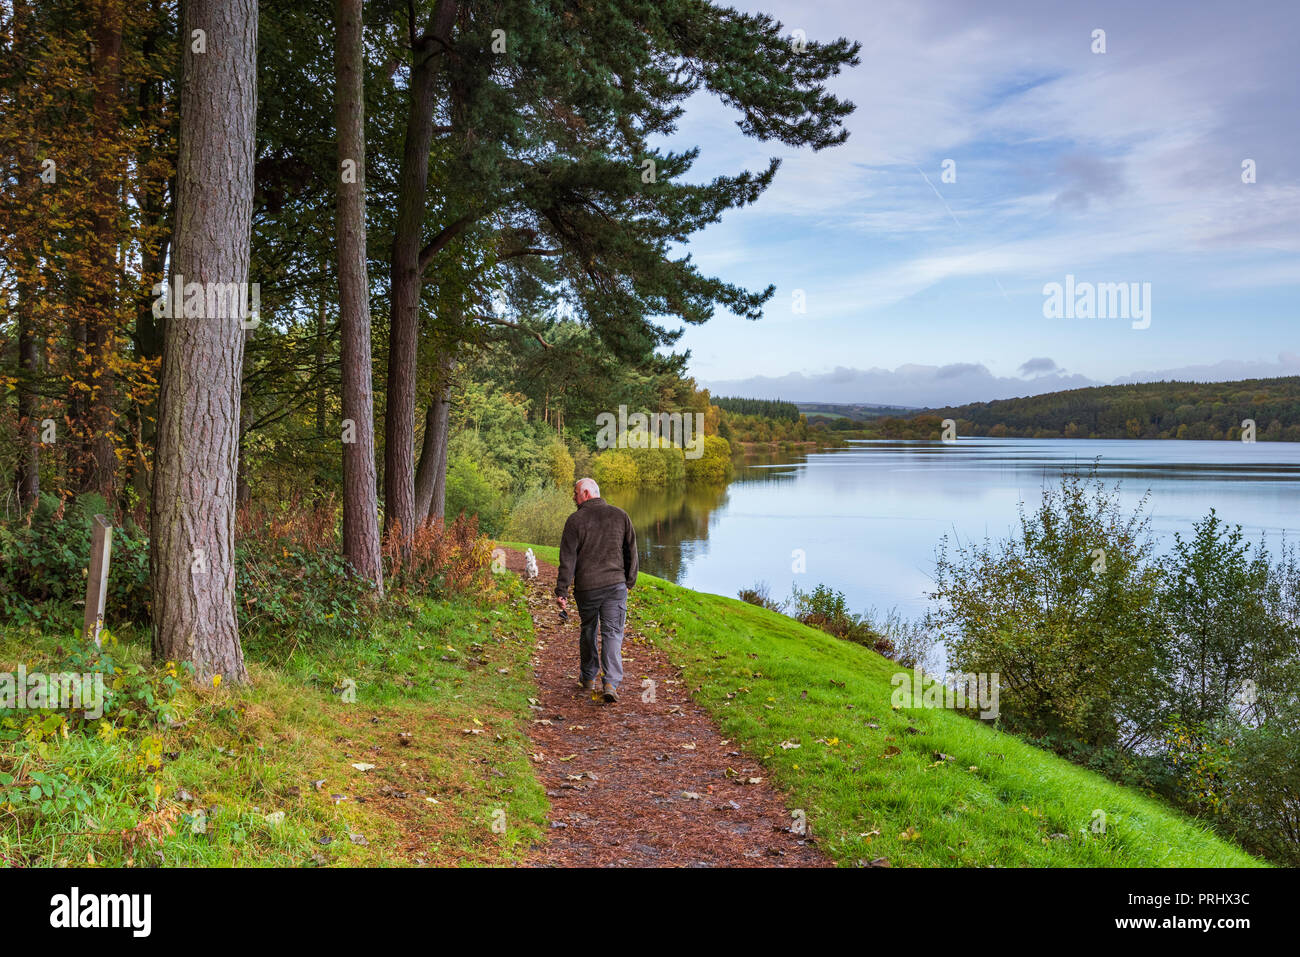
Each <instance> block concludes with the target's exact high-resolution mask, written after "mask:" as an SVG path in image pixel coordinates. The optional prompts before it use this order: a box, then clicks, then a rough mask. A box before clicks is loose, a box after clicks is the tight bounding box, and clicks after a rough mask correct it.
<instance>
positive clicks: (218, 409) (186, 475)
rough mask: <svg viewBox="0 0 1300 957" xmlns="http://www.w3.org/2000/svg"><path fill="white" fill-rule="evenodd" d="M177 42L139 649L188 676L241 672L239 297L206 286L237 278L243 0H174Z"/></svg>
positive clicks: (250, 31) (245, 91) (248, 67)
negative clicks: (148, 617)
mask: <svg viewBox="0 0 1300 957" xmlns="http://www.w3.org/2000/svg"><path fill="white" fill-rule="evenodd" d="M181 40H182V44H183V46H182V50H183V53H182V84H181V115H180V144H179V151H178V157H177V186H176V228H175V240H174V254H173V259H172V274H173V288H174V285H175V277H176V276H182V277H184V282H185V285H186V296H185V297H184V298H183V299H182V298H178V297H175V296H173V298H172V303H171V305H172V317H171V318H170V319H169V320H168V322H167V327H166V332H165V336H164V345H163V360H162V376H161V382H160V390H161V391H160V395H159V422H158V451H157V457H156V464H155V467H154V485H153V513H152V528H151V536H150V564H151V569H152V573H153V574H152V581H153V621H154V640H153V651H154V656H155V658H157V659H160V660H179V661H187V662H190V663H192V664H193V665H194V668H195V673H196V675H197V677H199V678H200V679H207V678H211V677H212V676H214V675H218V674H219V675H222V676H224V677H225V678H226V679H228V680H232V681H244V680H246V679H247V673H246V672H245V670H244V657H243V649H242V648H241V647H240V644H239V630H238V624H237V622H236V618H235V477H236V473H237V465H238V456H239V404H240V379H241V375H242V371H243V357H244V329H243V327H242V324H241V322H240V319H241V315H240V313H241V311H242V310H241V308H240V306H239V304H235V305H234V308H231V306H232V303H231V302H230V300H229V298H228V297H226V296H212V297H209V296H208V295H207V291H208V290H212V289H214V288H218V289H219V288H222V287H225V285H226V284H228V283H238V284H241V287H240V288H243V289H246V288H247V282H248V265H249V234H250V230H251V226H252V222H251V220H252V207H253V154H254V144H255V135H256V130H255V126H256V115H257V0H188V2H187V3H186V4H185V7H184V11H183V17H182V26H181ZM194 284H198V285H194ZM190 290H194V291H195V292H196V293H198V294H199V296H201V297H202V300H203V302H202V304H199V303H198V302H197V301H196V300H197V299H198V296H196V297H194V299H191V297H190V295H189V292H190ZM214 299H215V300H217V301H216V302H215V303H213V300H214ZM192 305H194V306H196V307H197V308H193V309H192V308H191V306H192ZM213 305H215V308H205V307H210V306H213ZM208 312H212V313H215V314H213V315H207V314H206V313H208ZM196 313H197V314H196ZM231 313H233V315H232V314H231Z"/></svg>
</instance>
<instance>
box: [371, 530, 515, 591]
mask: <svg viewBox="0 0 1300 957" xmlns="http://www.w3.org/2000/svg"><path fill="white" fill-rule="evenodd" d="M383 554H384V561H385V566H386V569H385V581H386V582H388V583H390V585H391V587H392V588H395V589H396V588H402V589H406V590H408V591H412V592H416V593H419V594H428V595H434V596H438V595H449V594H457V595H480V596H481V595H487V594H489V593H490V592H492V590H493V587H494V586H493V584H492V575H491V563H492V542H491V540H489V539H488V538H487V537H486V536H484V535H480V534H479V530H478V521H477V520H476V519H475V518H474V517H473V516H466V515H460V516H458V517H457V518H456V520H455V521H453V522H452V523H451V524H450V525H447V524H445V523H444V522H442V521H441V520H439V521H433V522H425V523H424V524H423V525H421V526H420V527H419V528H417V529H416V530H415V534H414V535H412V536H410V537H409V538H407V539H403V540H400V541H399V540H398V538H397V537H396V536H393V535H390V536H389V537H388V538H387V539H386V540H385V542H384V547H383Z"/></svg>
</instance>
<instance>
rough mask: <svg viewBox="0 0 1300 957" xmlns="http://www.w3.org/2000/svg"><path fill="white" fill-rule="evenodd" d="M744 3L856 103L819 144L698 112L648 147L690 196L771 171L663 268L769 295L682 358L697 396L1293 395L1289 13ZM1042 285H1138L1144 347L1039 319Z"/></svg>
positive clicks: (1094, 326)
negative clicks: (1280, 391)
mask: <svg viewBox="0 0 1300 957" xmlns="http://www.w3.org/2000/svg"><path fill="white" fill-rule="evenodd" d="M742 6H744V7H747V8H751V9H756V10H760V9H761V10H763V11H765V12H768V13H771V14H773V15H774V16H776V17H778V18H779V19H780V20H781V21H782V22H783V23H784V24H785V26H786V27H787V28H788V29H789V30H790V31H793V30H795V29H796V28H798V29H803V30H805V31H807V34H808V36H809V37H810V38H813V39H818V38H825V39H830V38H833V37H836V36H841V35H843V36H848V37H850V38H852V39H856V40H859V41H861V42H862V44H863V50H862V54H861V58H862V64H861V65H860V66H858V67H856V68H854V69H852V70H850V71H848V72H847V73H846V74H844V75H842V76H841V77H839V78H837V79H836V80H835V81H833V82H832V88H833V89H834V90H835V91H836V92H837V93H839V94H841V95H842V96H844V97H846V98H848V99H850V100H852V101H853V102H854V103H855V104H856V105H857V111H856V112H855V113H854V115H853V116H852V117H850V119H849V121H848V127H849V130H850V136H849V140H848V142H847V143H846V144H844V145H842V146H839V147H836V148H833V149H828V150H824V151H822V152H821V153H816V154H814V153H812V152H809V151H802V152H800V151H795V150H791V149H787V148H785V147H783V146H781V145H780V144H775V143H762V142H758V141H755V140H750V139H746V138H745V137H744V136H742V135H741V134H740V132H739V131H738V130H737V129H736V127H735V123H734V115H732V114H730V112H729V111H728V110H727V108H726V107H724V106H723V105H721V104H719V103H718V102H717V101H715V100H712V99H711V98H709V97H707V96H705V95H700V96H697V97H695V98H694V99H693V100H692V101H691V102H690V104H689V108H688V112H687V115H686V116H685V117H684V118H683V120H682V122H681V124H680V128H679V136H678V137H674V138H673V140H672V141H671V142H672V145H674V146H677V147H681V146H685V145H689V144H698V145H699V146H700V147H701V156H700V159H699V161H698V162H697V164H696V166H695V169H694V170H693V171H692V175H693V177H694V178H696V179H704V178H706V177H710V176H713V175H716V174H718V173H722V172H735V171H736V170H737V169H739V168H741V167H748V168H760V167H762V166H763V165H764V163H765V161H766V160H767V158H768V157H769V156H780V157H782V159H783V165H782V168H781V170H780V172H779V173H778V174H777V179H776V182H775V183H774V185H773V186H772V188H771V189H770V190H768V192H767V193H766V194H765V195H764V196H763V197H762V198H761V199H760V200H759V202H758V203H757V204H755V205H754V206H752V207H749V208H746V209H743V210H736V211H733V212H731V213H729V214H728V215H727V216H726V217H725V218H724V220H723V222H722V223H720V224H717V225H715V226H712V227H710V228H709V229H708V230H706V231H705V232H704V233H703V234H700V235H698V236H696V237H695V238H694V240H693V241H692V243H691V244H690V246H689V247H688V248H689V250H690V251H691V252H692V254H693V255H694V256H695V258H696V260H697V261H698V263H699V264H700V267H701V269H702V270H703V271H705V272H706V273H710V274H714V275H718V276H720V277H722V278H725V279H727V280H729V281H732V282H737V283H741V284H743V285H746V286H748V287H750V288H761V287H763V286H765V285H767V284H768V283H774V284H775V285H776V287H777V293H776V297H775V298H774V299H773V301H772V302H771V303H770V304H769V306H768V309H767V313H766V315H765V316H764V318H763V319H762V320H761V321H759V322H757V323H749V322H745V321H744V320H739V319H735V318H733V317H731V316H730V315H728V314H725V313H719V314H718V315H717V316H716V317H715V318H714V319H713V320H712V321H711V322H709V323H708V324H707V325H706V326H703V327H696V328H691V329H688V330H687V331H686V333H685V335H684V336H683V338H682V340H681V344H680V345H681V347H685V348H689V349H690V350H691V354H692V359H691V366H690V368H691V372H692V374H694V375H695V376H696V378H697V379H698V380H700V381H701V382H702V383H703V384H705V385H708V386H710V387H711V388H713V389H714V391H715V394H726V393H733V394H735V393H739V394H747V395H769V396H781V397H784V398H789V399H823V400H828V401H844V402H851V401H860V402H880V403H899V404H905V405H939V404H947V403H954V402H961V401H973V400H983V399H991V398H997V397H1002V396H1009V395H1024V394H1030V393H1034V392H1042V391H1050V390H1052V389H1056V388H1068V387H1072V386H1075V385H1083V384H1094V383H1098V382H1113V381H1128V380H1132V379H1151V378H1162V377H1174V376H1176V377H1181V378H1200V379H1231V378H1240V377H1245V376H1254V375H1292V374H1300V322H1297V319H1298V318H1300V316H1298V310H1297V305H1296V304H1297V296H1298V294H1300V158H1298V148H1300V123H1298V122H1297V120H1298V119H1300V84H1298V83H1297V82H1296V81H1297V75H1298V73H1297V63H1298V62H1300V5H1297V4H1294V3H1281V2H1278V3H1252V4H1239V3H1224V2H1217V3H1195V2H1179V3H1143V4H1141V5H1137V4H1133V3H1131V2H1125V3H1090V4H1087V5H1086V7H1087V9H1086V10H1085V9H1082V7H1084V6H1085V5H1075V4H1054V3H1041V2H1039V3H1031V2H1024V3H1020V2H1010V0H989V2H981V3H970V2H955V0H899V2H894V0H888V2H870V3H861V2H817V3H814V4H797V3H788V2H785V0H764V2H760V3H756V4H750V3H746V4H742ZM1097 29H1102V30H1104V31H1105V42H1106V52H1105V53H1093V52H1092V50H1091V47H1092V45H1093V42H1094V41H1093V31H1094V30H1097ZM1246 159H1251V160H1254V162H1255V166H1256V182H1255V183H1252V184H1246V183H1243V182H1242V167H1241V164H1242V162H1243V160H1246ZM945 160H952V161H953V162H954V164H955V171H956V181H955V182H947V183H945V182H943V181H942V172H943V166H944V161H945ZM1067 274H1071V275H1073V276H1074V277H1075V278H1076V280H1077V281H1080V282H1083V281H1088V282H1137V283H1150V284H1151V324H1150V326H1149V328H1146V329H1134V328H1132V324H1131V323H1130V322H1129V321H1127V320H1124V319H1047V318H1044V315H1043V301H1044V295H1043V286H1044V285H1045V284H1046V283H1050V282H1064V280H1065V276H1066V275H1067ZM796 290H802V292H803V294H804V296H805V299H806V312H804V313H797V312H795V311H794V309H793V308H792V303H793V300H794V296H795V293H796Z"/></svg>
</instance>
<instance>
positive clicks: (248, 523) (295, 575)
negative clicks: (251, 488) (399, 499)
mask: <svg viewBox="0 0 1300 957" xmlns="http://www.w3.org/2000/svg"><path fill="white" fill-rule="evenodd" d="M338 521H339V519H338V508H337V507H336V506H335V505H334V503H333V501H332V500H325V501H322V502H318V503H316V504H315V505H312V506H305V505H302V504H300V503H299V502H298V500H296V499H295V500H293V501H291V502H289V503H288V504H287V505H285V506H284V507H281V508H278V509H266V508H256V507H245V508H242V509H240V510H239V513H238V514H237V515H236V517H235V561H236V572H235V608H236V611H237V612H238V616H239V627H240V629H241V630H244V631H261V632H266V633H270V634H273V635H274V636H275V637H276V639H277V640H280V639H282V638H283V636H284V635H285V634H289V635H291V636H292V637H293V639H294V640H297V639H298V638H300V637H303V636H309V635H312V634H315V633H325V634H336V635H345V636H348V637H359V636H361V635H363V634H365V632H366V629H367V626H368V623H369V618H370V613H371V607H370V601H369V598H370V592H371V589H370V585H369V583H367V582H365V581H363V580H360V579H358V578H356V577H355V576H354V575H352V574H351V572H350V570H349V568H348V566H347V563H346V562H345V561H344V560H343V556H342V553H341V544H340V539H339V531H338Z"/></svg>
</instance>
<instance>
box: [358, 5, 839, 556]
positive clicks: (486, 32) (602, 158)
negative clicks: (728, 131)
mask: <svg viewBox="0 0 1300 957" xmlns="http://www.w3.org/2000/svg"><path fill="white" fill-rule="evenodd" d="M426 9H430V8H429V7H426ZM407 16H408V21H407V24H406V28H407V38H408V39H407V47H408V51H409V56H410V72H409V80H408V87H407V98H408V102H407V107H408V109H407V124H406V139H405V150H404V154H403V158H402V166H401V173H400V177H399V182H398V196H399V199H398V204H397V219H396V224H395V228H394V244H393V257H392V268H391V309H392V312H391V316H390V328H391V338H390V351H389V356H388V359H389V366H388V396H387V398H388V406H387V410H386V419H385V435H384V442H385V459H384V461H385V473H384V490H385V526H386V530H391V528H393V527H394V526H395V525H400V526H401V527H402V528H404V529H408V530H409V529H410V528H411V527H412V526H413V525H414V523H415V521H416V520H417V517H416V508H415V505H416V504H417V503H416V502H415V501H414V499H415V495H414V488H413V485H414V481H413V469H412V461H411V460H412V458H413V454H414V438H415V425H414V411H415V392H416V382H417V381H418V369H417V364H418V355H419V353H418V349H417V345H418V336H419V327H420V315H419V312H420V305H421V288H422V286H423V285H424V284H426V283H429V282H430V281H431V280H430V277H431V276H433V275H435V274H438V273H439V272H440V271H442V270H444V268H446V267H444V264H445V263H446V262H447V261H448V260H451V261H452V264H451V265H450V267H449V268H450V269H451V270H452V271H456V270H458V269H461V268H462V267H461V265H460V264H459V263H458V262H457V260H458V259H459V258H460V257H463V256H464V254H465V249H464V248H463V246H462V244H461V242H460V240H461V238H462V237H463V236H464V235H468V234H470V233H472V232H473V231H474V230H475V227H476V226H478V225H479V224H491V226H492V228H493V229H494V230H495V231H496V232H497V235H498V236H499V237H500V238H501V240H502V243H501V244H500V245H499V247H498V248H496V249H494V250H492V251H491V253H490V255H489V257H488V258H489V260H495V261H496V262H498V263H500V262H505V261H507V260H516V259H521V258H538V257H558V262H559V265H558V267H557V270H556V273H555V280H556V282H555V287H554V288H556V289H558V290H560V291H561V292H562V293H563V294H564V295H565V296H566V299H567V300H568V301H569V302H570V303H572V304H574V305H575V306H577V307H578V308H579V310H580V314H581V316H582V318H583V319H584V320H585V321H587V322H589V323H590V324H591V325H592V326H593V327H594V328H595V329H596V331H597V332H598V333H599V334H600V336H601V338H602V340H603V341H605V342H606V344H607V345H609V346H610V347H611V349H613V350H614V351H615V352H617V353H618V354H619V355H621V356H626V357H637V358H640V357H642V356H645V355H646V354H647V353H648V352H650V351H651V350H652V349H653V348H654V347H656V346H658V345H666V344H669V343H671V342H673V341H675V340H676V338H677V336H678V335H679V334H680V333H678V332H672V331H668V330H666V329H664V328H662V327H659V326H656V325H655V323H654V321H653V318H654V317H657V316H672V317H676V318H680V319H681V320H683V321H685V322H689V323H700V322H704V321H707V320H708V319H709V318H710V317H711V315H712V314H713V309H714V307H715V306H716V305H723V306H725V307H726V308H728V309H730V310H732V311H733V312H735V313H736V314H738V315H742V316H745V317H747V318H751V319H756V318H758V317H759V316H760V315H761V313H762V306H763V304H764V303H765V302H766V301H767V300H768V299H769V298H770V297H771V295H772V293H773V291H774V290H773V289H771V288H769V289H767V290H765V291H761V292H750V291H747V290H744V289H740V288H737V287H735V286H732V285H730V284H727V283H724V282H721V281H719V280H716V279H711V278H709V277H706V276H703V275H701V274H700V273H699V272H698V271H697V269H696V268H695V266H694V264H693V263H691V261H690V258H689V257H683V258H680V259H673V258H671V250H672V247H673V245H674V244H677V243H681V242H683V241H685V240H686V238H687V237H688V236H689V235H690V234H691V233H693V232H695V231H696V230H699V229H701V228H703V227H704V226H706V225H708V224H710V223H713V222H716V221H717V220H718V219H719V218H720V216H721V215H722V213H723V212H724V211H726V210H727V209H730V208H734V207H737V206H741V205H745V204H747V203H750V202H753V201H754V200H755V199H756V198H757V197H758V196H759V194H761V193H762V191H763V190H764V189H766V188H767V186H768V185H769V184H770V182H771V181H772V177H773V175H774V174H775V171H776V167H777V162H776V161H775V160H773V161H772V162H771V163H770V164H769V166H768V168H767V169H766V170H764V171H761V172H759V173H757V174H752V173H749V172H745V173H741V174H740V175H737V176H722V177H718V178H717V179H715V180H714V181H713V182H711V183H709V184H706V185H701V186H696V185H692V184H688V183H685V182H683V179H684V177H685V175H686V173H687V172H688V171H689V169H690V167H691V165H692V163H693V162H694V159H695V156H696V151H693V150H692V151H690V152H687V153H684V154H672V153H667V154H665V153H662V152H660V151H658V150H656V149H655V148H653V146H652V145H651V142H650V141H651V140H652V138H654V137H657V136H663V135H670V134H672V133H673V132H674V130H675V128H676V121H677V119H678V118H679V117H680V116H681V113H682V111H683V107H682V105H681V104H682V101H684V100H685V99H686V98H687V97H688V96H689V95H690V94H692V93H694V92H696V91H699V90H701V89H706V90H708V91H709V92H711V93H713V94H714V95H716V96H717V97H718V98H720V99H721V100H722V101H723V102H725V103H727V104H728V105H729V106H732V107H733V108H735V109H736V110H737V112H738V113H739V114H740V118H739V125H740V127H741V129H742V130H743V131H744V132H745V133H746V134H748V135H750V136H754V137H756V138H759V139H764V140H772V139H774V140H779V141H781V142H783V143H786V144H789V145H796V146H809V147H811V148H813V149H822V148H824V147H827V146H833V145H835V144H837V143H839V142H842V141H843V139H844V138H845V136H846V135H847V133H846V131H845V130H844V129H843V127H842V122H843V119H844V117H845V116H847V115H848V113H849V112H850V111H851V110H852V108H853V107H852V105H851V104H849V103H845V102H843V101H841V100H839V99H837V98H836V97H834V96H832V95H831V94H830V93H829V92H827V90H826V89H825V86H824V83H825V81H826V80H827V79H828V78H829V77H831V76H833V75H835V74H836V73H837V72H838V71H839V70H840V69H841V68H843V67H844V66H847V65H852V64H854V63H856V62H857V50H858V46H857V45H856V44H853V43H851V42H849V41H848V40H845V39H838V40H835V41H833V42H831V43H816V42H805V41H801V40H795V39H794V38H792V37H791V36H789V35H787V34H786V32H785V30H784V28H783V27H782V25H781V24H780V23H777V22H776V21H774V20H773V19H772V18H770V17H767V16H765V15H751V14H745V13H741V12H738V11H736V10H734V9H730V8H726V7H720V6H715V5H713V4H712V3H707V2H697V0H689V2H688V0H670V2H665V0H600V2H594V3H588V4H578V5H575V4H572V3H570V2H566V0H539V2H536V3H519V4H504V5H502V4H496V3H484V2H476V0H437V2H436V3H433V4H432V5H431V11H430V12H429V13H428V14H427V16H422V17H418V18H417V15H416V5H415V4H410V5H408V14H407ZM417 20H418V22H417ZM435 120H436V121H437V122H436V123H435ZM435 134H436V135H438V136H439V137H441V138H440V139H439V140H438V141H437V145H438V149H437V150H436V151H432V149H431V144H432V143H433V137H434V135H435ZM431 156H432V157H433V159H434V160H436V165H437V167H438V169H437V175H436V176H435V177H433V179H432V182H433V183H435V184H436V187H437V188H436V190H434V191H433V192H432V194H431V196H429V197H426V195H425V191H426V189H427V187H428V185H429V183H430V181H431V180H430V175H429V166H430V162H431ZM426 199H431V200H432V202H428V203H426ZM429 208H432V209H433V210H434V211H435V212H434V214H433V216H431V217H429V218H430V219H431V220H433V222H432V223H426V221H425V220H426V213H427V212H428V209H429ZM539 238H540V239H542V240H543V242H541V243H539V242H537V240H538V239H539ZM469 245H471V246H473V245H475V244H474V243H470V244H469ZM485 265H488V266H489V267H490V265H491V263H490V262H489V263H487V264H485ZM490 272H491V270H490V268H489V269H488V270H485V277H486V274H487V273H490ZM473 318H474V320H475V321H474V322H471V323H468V324H467V326H466V330H465V333H464V335H465V338H466V339H467V340H470V341H472V340H473V339H474V338H475V337H476V336H477V333H475V332H472V331H470V330H471V328H472V327H473V326H474V325H475V324H476V323H477V321H479V320H483V319H484V317H482V316H475V317H473ZM498 318H500V317H498ZM484 321H492V320H484ZM506 321H507V322H509V321H510V320H509V319H507V320H506ZM435 449H436V446H435Z"/></svg>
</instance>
